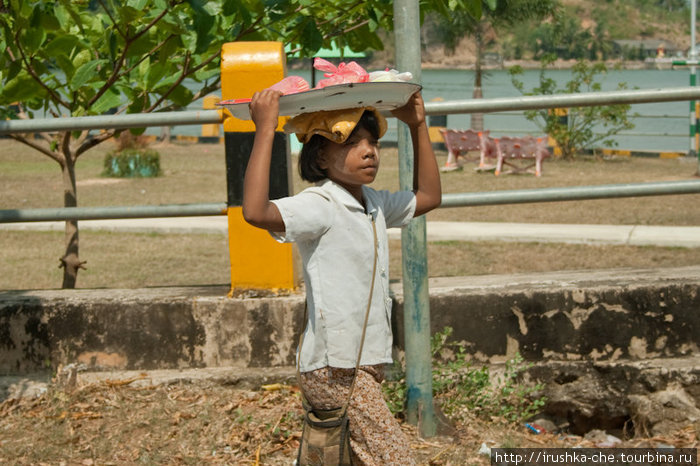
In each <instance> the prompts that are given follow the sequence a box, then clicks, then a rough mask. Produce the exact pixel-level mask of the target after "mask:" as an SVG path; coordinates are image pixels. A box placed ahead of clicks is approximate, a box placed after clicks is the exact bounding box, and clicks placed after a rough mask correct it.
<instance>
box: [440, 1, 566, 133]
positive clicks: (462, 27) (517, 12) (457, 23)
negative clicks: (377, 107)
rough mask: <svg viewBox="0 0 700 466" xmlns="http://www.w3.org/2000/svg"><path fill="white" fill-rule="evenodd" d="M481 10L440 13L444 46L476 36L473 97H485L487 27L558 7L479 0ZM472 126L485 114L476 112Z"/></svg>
mask: <svg viewBox="0 0 700 466" xmlns="http://www.w3.org/2000/svg"><path fill="white" fill-rule="evenodd" d="M478 1H479V3H480V9H479V11H473V10H472V11H470V10H465V9H454V10H452V11H449V12H448V14H446V15H442V16H441V21H440V27H439V31H440V36H441V39H442V42H443V43H444V44H445V49H446V50H448V51H450V52H454V50H455V49H456V47H457V45H458V44H459V41H460V39H462V38H463V37H464V36H466V35H470V36H473V37H474V41H475V43H476V60H475V64H474V90H473V93H472V97H473V98H475V99H479V98H481V97H482V90H481V88H482V79H483V70H482V56H483V53H484V45H485V44H484V35H485V33H486V31H487V30H488V29H490V28H491V29H498V28H501V27H504V26H509V25H512V24H514V23H516V22H519V21H525V20H528V19H533V18H540V19H541V18H545V17H546V16H548V15H551V14H553V13H554V11H555V7H556V0H498V1H497V0H478ZM471 121H472V125H471V126H472V129H476V130H482V129H483V115H482V114H473V115H472V118H471Z"/></svg>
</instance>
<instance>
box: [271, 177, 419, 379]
mask: <svg viewBox="0 0 700 466" xmlns="http://www.w3.org/2000/svg"><path fill="white" fill-rule="evenodd" d="M362 195H363V199H364V201H365V205H366V206H367V211H366V212H365V209H364V208H363V206H362V205H361V204H360V202H358V201H357V199H355V198H354V197H353V196H352V195H351V194H350V193H349V192H348V191H347V190H345V188H343V187H342V186H340V185H338V184H336V183H334V182H333V181H330V180H324V181H322V182H320V183H319V184H318V185H317V186H314V187H311V188H308V189H305V190H304V191H302V192H301V193H299V194H297V195H295V196H291V197H286V198H282V199H277V200H274V201H272V202H274V203H275V205H276V206H277V208H278V209H279V211H280V214H281V215H282V219H283V220H284V226H285V232H284V233H274V232H271V234H272V235H273V236H274V237H275V238H276V239H277V240H278V241H280V242H296V243H297V245H298V248H299V252H300V254H301V257H302V260H303V264H304V280H305V283H306V300H307V306H308V316H309V317H308V323H307V325H306V331H305V333H304V343H303V347H302V348H301V358H300V366H301V371H302V372H307V371H312V370H315V369H319V368H322V367H326V366H331V367H341V368H351V367H355V363H356V359H357V353H358V350H359V344H360V338H361V336H362V325H363V323H364V318H365V312H366V310H367V301H368V300H369V291H370V290H369V287H370V284H371V281H372V265H373V262H374V237H373V233H372V224H371V219H372V218H374V221H375V225H376V228H377V240H378V249H377V251H378V254H377V275H376V278H375V285H374V294H373V296H372V306H371V310H370V315H369V321H368V323H367V334H366V337H365V343H364V347H363V350H362V361H361V364H362V365H373V364H384V363H390V362H391V361H392V357H391V347H392V332H391V304H392V301H391V297H390V296H389V248H388V244H387V234H386V229H387V228H392V227H401V226H405V225H406V224H408V222H409V221H410V220H411V219H412V218H413V214H414V212H415V209H416V197H415V194H414V193H413V192H410V191H399V192H395V193H391V192H389V191H376V190H374V189H372V188H369V187H367V186H363V187H362Z"/></svg>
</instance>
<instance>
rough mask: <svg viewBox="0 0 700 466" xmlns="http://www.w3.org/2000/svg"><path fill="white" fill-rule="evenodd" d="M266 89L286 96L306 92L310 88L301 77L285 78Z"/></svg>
mask: <svg viewBox="0 0 700 466" xmlns="http://www.w3.org/2000/svg"><path fill="white" fill-rule="evenodd" d="M268 89H272V90H275V91H280V92H282V94H284V95H287V94H296V93H297V92H304V91H308V90H309V89H311V88H310V87H309V83H308V82H306V80H305V79H304V78H302V77H301V76H287V77H286V78H284V79H283V80H281V81H279V82H276V83H275V84H273V85H272V86H270V87H268Z"/></svg>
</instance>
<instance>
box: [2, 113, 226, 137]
mask: <svg viewBox="0 0 700 466" xmlns="http://www.w3.org/2000/svg"><path fill="white" fill-rule="evenodd" d="M224 118H225V115H224V113H223V110H187V111H183V112H156V113H129V114H127V115H97V116H82V117H71V118H68V117H66V118H40V119H33V120H4V121H0V134H10V133H31V132H38V133H42V132H49V133H50V132H55V131H78V130H85V129H88V130H89V129H126V128H145V127H149V126H178V125H202V124H206V123H213V124H217V123H221V122H222V121H223V120H224Z"/></svg>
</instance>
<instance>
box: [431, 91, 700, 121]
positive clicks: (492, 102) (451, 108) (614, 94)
mask: <svg viewBox="0 0 700 466" xmlns="http://www.w3.org/2000/svg"><path fill="white" fill-rule="evenodd" d="M698 99H700V87H690V86H687V87H673V88H665V89H661V88H659V89H644V90H621V91H606V92H582V93H579V94H556V95H536V96H535V95H533V96H522V97H501V98H497V99H468V100H466V99H465V100H451V101H447V102H426V103H425V111H426V113H427V114H428V115H448V114H452V113H488V112H498V111H502V110H534V109H538V108H568V107H591V106H595V105H611V104H635V103H654V102H674V101H679V100H698Z"/></svg>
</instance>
